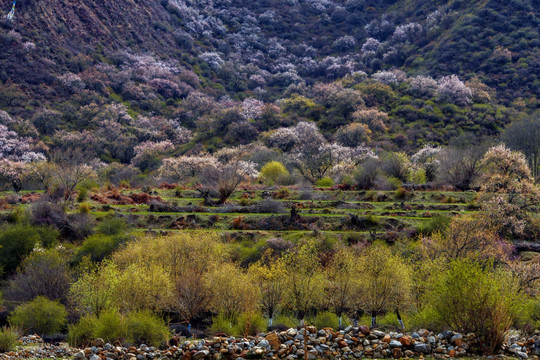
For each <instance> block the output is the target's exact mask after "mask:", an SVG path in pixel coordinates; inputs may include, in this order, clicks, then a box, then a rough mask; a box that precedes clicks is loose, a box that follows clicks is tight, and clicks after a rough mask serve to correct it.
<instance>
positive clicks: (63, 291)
mask: <svg viewBox="0 0 540 360" xmlns="http://www.w3.org/2000/svg"><path fill="white" fill-rule="evenodd" d="M71 282H72V276H71V272H70V270H69V266H68V264H67V262H66V260H65V259H64V258H63V256H62V255H61V254H60V253H58V252H57V251H56V250H46V251H35V252H33V253H32V254H31V255H30V256H29V257H28V258H27V259H26V260H25V261H24V262H23V264H22V266H21V268H20V269H19V270H18V271H17V273H16V274H15V275H13V277H12V278H11V279H10V280H9V282H8V286H7V288H6V292H5V296H6V299H8V300H10V301H13V302H27V301H30V300H32V299H34V298H36V297H37V296H45V297H47V298H49V299H51V300H59V301H61V302H64V303H65V302H66V299H67V294H68V291H69V287H70V284H71Z"/></svg>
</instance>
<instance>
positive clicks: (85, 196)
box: [77, 188, 88, 203]
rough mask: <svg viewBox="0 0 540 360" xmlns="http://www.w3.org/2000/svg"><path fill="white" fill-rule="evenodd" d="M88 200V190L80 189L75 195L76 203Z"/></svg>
mask: <svg viewBox="0 0 540 360" xmlns="http://www.w3.org/2000/svg"><path fill="white" fill-rule="evenodd" d="M86 199H88V189H85V188H82V189H80V190H79V194H78V195H77V202H80V203H81V202H83V201H86Z"/></svg>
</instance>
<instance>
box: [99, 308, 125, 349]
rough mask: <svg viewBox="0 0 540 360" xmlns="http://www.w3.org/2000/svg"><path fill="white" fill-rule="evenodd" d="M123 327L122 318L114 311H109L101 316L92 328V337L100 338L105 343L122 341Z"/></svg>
mask: <svg viewBox="0 0 540 360" xmlns="http://www.w3.org/2000/svg"><path fill="white" fill-rule="evenodd" d="M125 334H126V331H125V326H124V318H123V316H122V315H121V314H120V313H119V312H118V311H116V310H109V311H106V312H104V313H102V314H101V316H100V317H99V318H98V319H97V321H96V326H95V327H94V337H95V338H102V339H103V340H105V341H106V342H109V343H113V342H115V341H117V340H118V341H121V342H122V341H123V340H124V339H125Z"/></svg>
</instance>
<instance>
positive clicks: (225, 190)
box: [198, 161, 258, 205]
mask: <svg viewBox="0 0 540 360" xmlns="http://www.w3.org/2000/svg"><path fill="white" fill-rule="evenodd" d="M257 176H258V172H257V170H255V164H254V163H251V162H248V161H231V162H230V163H228V164H226V165H222V166H209V167H207V168H205V169H203V171H202V173H201V175H200V177H199V181H200V185H199V188H198V191H199V193H200V194H201V195H202V197H203V199H204V202H205V204H207V205H223V204H224V203H225V202H226V201H227V199H228V198H229V197H230V196H231V195H232V193H233V192H234V191H235V190H236V188H237V187H238V186H239V185H240V184H242V183H243V182H245V181H247V180H248V179H250V178H254V177H257ZM216 193H217V195H218V200H217V201H216V200H213V199H212V197H213V194H216Z"/></svg>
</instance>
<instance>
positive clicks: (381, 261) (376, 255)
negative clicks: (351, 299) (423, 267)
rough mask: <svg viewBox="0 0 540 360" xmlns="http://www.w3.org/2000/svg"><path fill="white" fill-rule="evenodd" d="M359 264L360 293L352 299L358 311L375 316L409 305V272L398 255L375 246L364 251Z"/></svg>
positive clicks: (385, 247) (383, 247)
mask: <svg viewBox="0 0 540 360" xmlns="http://www.w3.org/2000/svg"><path fill="white" fill-rule="evenodd" d="M358 261H359V265H358V266H359V272H360V273H361V276H359V277H358V278H357V281H358V284H357V287H356V288H357V289H359V291H358V293H357V294H356V296H355V298H356V299H357V301H359V303H360V306H359V307H360V308H363V310H364V311H366V312H369V313H370V314H372V315H378V314H382V313H385V312H388V311H394V310H395V309H403V308H404V307H406V306H407V304H409V301H410V297H411V287H412V272H411V269H410V268H409V266H407V264H406V263H405V262H404V261H403V259H402V258H401V257H400V256H399V255H396V254H393V253H392V252H391V251H390V249H389V248H388V247H387V246H385V245H384V244H379V243H375V244H373V245H372V246H370V247H368V248H366V249H365V250H364V251H363V253H362V254H361V256H360V257H359V259H358Z"/></svg>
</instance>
